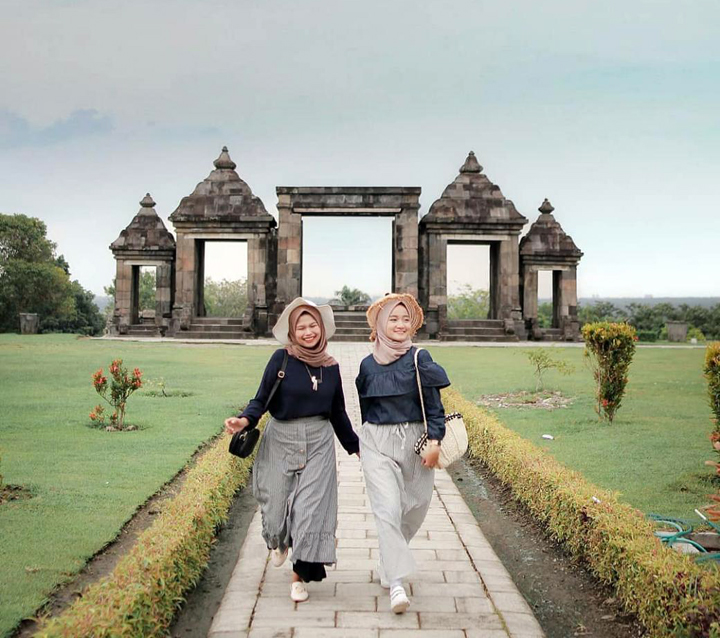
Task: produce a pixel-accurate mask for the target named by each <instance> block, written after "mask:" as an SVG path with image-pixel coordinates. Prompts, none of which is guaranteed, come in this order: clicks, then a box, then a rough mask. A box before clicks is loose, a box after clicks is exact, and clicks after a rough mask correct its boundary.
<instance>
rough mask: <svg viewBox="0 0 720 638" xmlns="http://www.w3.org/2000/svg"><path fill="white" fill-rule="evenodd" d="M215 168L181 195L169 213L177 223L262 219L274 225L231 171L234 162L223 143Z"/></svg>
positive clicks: (272, 219)
mask: <svg viewBox="0 0 720 638" xmlns="http://www.w3.org/2000/svg"><path fill="white" fill-rule="evenodd" d="M213 165H214V166H215V169H214V170H213V171H212V172H211V173H210V174H209V175H208V176H207V177H206V178H205V179H204V180H203V181H202V182H200V183H199V184H198V185H197V186H196V187H195V190H194V191H193V192H192V193H191V194H190V195H188V196H187V197H183V198H182V200H181V201H180V204H179V206H178V207H177V208H176V209H175V211H174V212H173V213H172V215H170V221H172V222H173V223H177V222H198V221H200V222H202V221H214V222H221V223H224V222H228V223H233V222H243V221H253V222H256V221H264V222H266V223H267V224H268V225H270V226H274V225H275V218H274V217H273V216H272V215H270V214H269V213H268V212H267V210H266V209H265V206H264V204H263V203H262V200H260V198H259V197H256V196H255V195H253V193H252V190H250V187H249V186H248V185H247V184H246V183H245V182H244V181H243V180H242V179H240V176H239V175H238V174H237V173H236V172H235V168H236V166H237V165H236V164H235V162H233V161H232V159H231V158H230V154H229V153H228V149H227V147H226V146H223V149H222V152H221V153H220V156H219V157H218V158H217V159H216V160H215V161H214V162H213Z"/></svg>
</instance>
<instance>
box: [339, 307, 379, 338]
mask: <svg viewBox="0 0 720 638" xmlns="http://www.w3.org/2000/svg"><path fill="white" fill-rule="evenodd" d="M335 326H336V328H337V330H336V331H335V336H334V337H333V338H332V340H333V341H360V342H362V343H370V341H369V340H370V327H369V326H368V324H367V319H366V318H365V311H364V310H336V311H335Z"/></svg>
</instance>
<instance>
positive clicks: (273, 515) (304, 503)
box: [252, 416, 338, 564]
mask: <svg viewBox="0 0 720 638" xmlns="http://www.w3.org/2000/svg"><path fill="white" fill-rule="evenodd" d="M252 485H253V494H254V496H255V498H256V499H257V501H258V503H259V504H260V511H261V513H262V526H263V538H264V539H265V542H266V543H267V546H268V548H270V549H275V548H279V549H280V550H284V549H285V548H287V547H292V548H293V555H292V558H293V560H294V561H295V560H302V561H306V562H309V563H326V564H330V563H334V562H335V529H336V527H337V507H338V505H337V502H338V499H337V474H336V469H335V438H334V434H333V428H332V425H331V424H330V421H328V419H326V418H324V417H321V416H313V417H306V418H302V419H294V420H292V421H279V420H277V419H275V418H272V417H271V418H270V420H269V421H268V424H267V425H266V426H265V431H264V433H263V436H262V440H261V441H260V447H259V449H258V453H257V457H256V458H255V465H254V466H253V483H252Z"/></svg>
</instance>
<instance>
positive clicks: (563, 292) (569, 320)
mask: <svg viewBox="0 0 720 638" xmlns="http://www.w3.org/2000/svg"><path fill="white" fill-rule="evenodd" d="M553 288H554V293H555V299H554V300H553V302H554V305H555V306H556V308H557V310H556V312H557V318H558V327H559V328H560V329H561V330H562V336H563V339H566V340H568V341H573V340H577V339H579V337H580V322H579V321H578V318H577V267H576V266H571V267H570V268H568V269H567V270H555V271H553Z"/></svg>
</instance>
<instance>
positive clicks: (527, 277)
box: [522, 266, 538, 321]
mask: <svg viewBox="0 0 720 638" xmlns="http://www.w3.org/2000/svg"><path fill="white" fill-rule="evenodd" d="M522 309H523V310H522V312H523V319H525V321H528V320H530V319H537V316H538V273H537V270H535V269H534V268H533V267H532V266H525V268H524V273H523V306H522Z"/></svg>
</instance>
